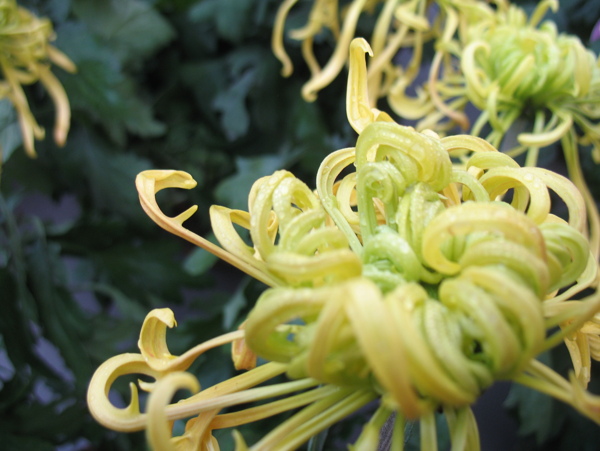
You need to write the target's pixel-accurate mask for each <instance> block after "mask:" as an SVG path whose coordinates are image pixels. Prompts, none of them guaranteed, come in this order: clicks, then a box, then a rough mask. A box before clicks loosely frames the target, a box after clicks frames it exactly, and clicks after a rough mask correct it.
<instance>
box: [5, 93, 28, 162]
mask: <svg viewBox="0 0 600 451" xmlns="http://www.w3.org/2000/svg"><path fill="white" fill-rule="evenodd" d="M22 143H23V136H22V135H21V128H20V127H19V122H18V120H17V116H16V113H15V109H14V107H13V106H12V103H11V102H10V101H9V100H8V99H2V100H0V149H1V151H2V161H0V166H1V164H2V163H3V162H6V161H7V160H8V159H9V158H10V156H11V155H12V153H13V151H14V150H15V149H17V148H18V147H20V146H21V144H22Z"/></svg>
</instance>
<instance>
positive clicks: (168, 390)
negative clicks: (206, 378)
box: [146, 372, 200, 451]
mask: <svg viewBox="0 0 600 451" xmlns="http://www.w3.org/2000/svg"><path fill="white" fill-rule="evenodd" d="M180 389H185V390H189V391H191V392H192V393H197V392H198V391H199V390H200V384H199V383H198V379H196V378H195V377H194V376H193V375H192V374H190V373H184V372H175V373H170V374H167V375H166V376H165V377H164V378H162V379H161V380H159V381H157V382H156V384H155V386H154V390H153V391H152V393H151V394H150V397H149V399H148V412H147V416H148V425H147V427H146V438H147V440H148V443H149V444H150V445H151V446H152V448H153V449H157V450H161V451H162V450H164V451H174V450H175V447H174V446H173V441H172V437H171V426H170V423H169V420H168V419H167V415H166V413H165V407H166V406H168V405H169V404H170V403H171V399H172V398H173V395H175V392H176V391H177V390H180Z"/></svg>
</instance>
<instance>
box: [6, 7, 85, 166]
mask: <svg viewBox="0 0 600 451" xmlns="http://www.w3.org/2000/svg"><path fill="white" fill-rule="evenodd" d="M53 39H54V31H53V29H52V23H51V22H50V20H48V19H45V18H42V19H40V18H38V17H36V16H35V15H33V14H32V13H31V12H29V11H28V10H26V9H25V8H22V7H19V6H18V5H17V2H16V0H0V69H1V70H2V75H3V76H4V80H0V98H3V97H6V98H8V99H9V100H10V101H11V103H12V104H13V105H14V107H15V109H16V110H17V114H18V117H19V124H20V126H21V133H22V135H23V145H24V147H25V151H26V152H27V154H28V155H29V156H30V157H35V155H36V153H35V146H34V140H35V139H43V138H44V129H43V128H42V127H40V125H39V124H38V123H37V121H36V120H35V117H33V114H32V113H31V110H30V109H29V104H28V102H27V97H26V96H25V92H24V91H23V87H22V85H29V84H33V83H36V82H38V81H39V82H41V83H42V84H43V85H44V87H45V88H46V90H47V91H48V93H49V94H50V97H51V98H52V101H53V102H54V106H55V107H56V122H55V125H54V141H55V142H56V144H58V145H59V146H62V145H64V144H65V140H66V139H67V133H68V132H69V125H70V120H71V109H70V106H69V99H68V98H67V94H66V93H65V91H64V89H63V87H62V85H61V84H60V82H59V81H58V79H57V78H56V77H55V76H54V75H53V74H52V71H51V70H50V67H51V64H52V63H54V64H56V65H57V66H59V67H61V68H62V69H64V70H66V71H68V72H75V71H76V67H75V65H74V64H73V62H71V60H70V59H69V58H68V57H67V56H66V55H64V54H63V53H62V52H60V51H59V50H58V49H56V48H55V47H53V46H52V45H50V44H49V42H50V41H51V40H53Z"/></svg>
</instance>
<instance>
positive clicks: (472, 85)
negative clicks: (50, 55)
mask: <svg viewBox="0 0 600 451" xmlns="http://www.w3.org/2000/svg"><path fill="white" fill-rule="evenodd" d="M295 3H296V2H295V1H293V0H288V1H286V2H284V3H283V4H282V5H281V7H280V9H279V14H278V16H277V19H276V25H275V28H274V33H273V51H274V54H275V55H276V56H277V57H278V58H279V59H280V60H281V61H282V63H283V64H284V70H283V73H284V75H289V74H290V73H291V70H292V66H291V61H290V59H289V57H288V56H287V53H286V51H285V48H284V45H283V43H284V28H285V27H284V25H285V21H286V19H287V17H288V14H289V12H290V10H291V9H292V7H293V6H294V4H295ZM557 8H558V0H543V1H541V2H539V4H538V6H537V7H536V9H535V10H534V11H533V13H532V15H531V17H529V18H528V17H527V15H526V14H525V12H524V10H523V9H522V8H519V7H517V6H515V5H511V4H510V2H508V1H506V0H496V1H492V2H486V1H481V0H454V1H451V0H411V1H402V2H401V1H398V0H386V1H384V0H381V1H367V0H353V1H352V2H350V3H349V4H348V5H347V6H346V7H344V8H341V7H340V6H339V5H338V2H337V1H335V0H321V1H317V0H315V1H314V2H313V3H312V8H311V12H310V16H309V21H308V23H307V25H306V26H305V27H304V28H302V29H299V30H292V31H290V32H289V37H291V38H292V39H297V40H300V41H301V42H302V44H301V47H302V54H303V56H304V59H305V61H306V62H307V64H308V66H309V67H310V70H311V78H310V79H309V80H308V81H307V83H306V84H305V85H304V87H303V90H302V94H303V96H304V98H305V99H307V100H314V99H315V97H316V92H318V91H319V90H321V89H323V88H324V87H325V86H327V85H328V84H329V83H331V81H332V80H333V79H334V78H335V77H337V75H338V74H339V72H340V71H341V70H342V69H343V67H344V65H345V64H346V52H345V49H346V47H347V46H348V43H349V42H350V40H351V39H352V38H353V37H354V36H355V35H356V33H357V26H358V22H359V20H360V18H361V17H363V16H368V15H371V16H373V17H374V25H373V28H372V38H371V42H372V45H373V49H374V53H375V55H376V56H375V58H374V59H373V60H372V61H371V63H370V64H369V71H368V87H369V97H370V99H371V102H372V103H371V106H372V107H373V106H375V103H376V102H377V100H378V99H379V98H381V97H385V98H386V100H387V102H388V104H389V105H390V108H391V109H392V110H393V111H394V112H395V113H396V114H397V115H398V116H399V117H401V118H403V119H409V120H415V121H417V124H416V128H417V130H426V129H431V130H434V131H436V132H438V133H442V134H446V133H448V132H450V131H451V130H453V129H454V128H455V127H456V126H459V127H460V128H462V129H463V130H465V131H468V132H469V134H471V135H475V136H481V137H483V138H485V139H486V140H487V141H488V142H490V143H491V144H492V145H493V146H494V147H496V148H498V149H502V150H503V151H505V152H507V153H508V154H509V155H511V156H513V157H516V156H518V155H519V154H522V153H524V152H526V153H527V157H526V163H525V165H526V166H535V165H537V161H538V154H539V151H540V149H541V148H544V147H546V146H549V145H551V144H554V143H560V145H561V146H562V148H563V151H564V154H565V160H566V163H567V169H568V173H569V178H571V180H572V181H573V182H574V183H575V185H576V186H577V187H578V188H579V190H580V191H581V193H582V195H583V197H584V200H585V204H586V207H587V210H588V218H589V227H588V229H589V230H588V231H586V232H585V233H586V234H588V235H589V237H590V241H591V247H592V252H593V254H594V256H595V257H596V258H598V257H599V256H600V215H599V213H598V209H597V207H596V204H595V202H594V199H593V198H592V195H591V193H590V192H589V189H588V187H587V184H586V182H585V180H584V177H583V173H582V170H581V164H580V161H579V154H578V147H579V145H584V146H591V148H592V156H593V157H594V159H595V160H596V161H600V123H599V122H598V120H599V119H600V101H599V99H600V91H599V90H600V60H599V59H598V58H597V57H596V56H595V55H594V54H593V52H591V51H590V50H587V49H586V48H585V47H584V46H583V45H582V43H581V41H580V40H579V39H578V38H576V37H574V36H570V35H566V34H560V33H558V32H557V30H556V26H555V24H554V23H553V22H551V21H545V22H542V19H543V17H544V15H545V13H546V12H547V11H548V9H552V10H554V11H556V10H557ZM340 24H341V26H340ZM326 33H330V34H332V35H333V36H334V38H335V44H336V46H335V49H334V51H333V53H332V55H331V57H330V58H329V60H328V61H327V62H326V64H325V65H324V66H323V67H320V66H319V64H318V63H317V60H316V58H315V56H314V50H313V45H314V42H315V38H316V37H317V36H322V35H324V34H326ZM428 42H432V43H433V46H434V50H435V53H434V56H433V59H432V60H431V65H429V66H428V65H425V64H424V62H425V61H424V60H423V53H424V45H425V44H426V43H428ZM420 79H422V80H423V79H424V80H425V81H424V82H421V81H419V80H420ZM471 106H474V107H475V113H474V114H471V113H470V114H467V112H466V111H467V110H468V108H469V107H471ZM473 115H474V117H472V116H473ZM527 121H529V124H527ZM527 127H529V128H527ZM506 138H510V139H506ZM515 138H516V139H515ZM511 140H512V141H516V142H515V143H513V142H511Z"/></svg>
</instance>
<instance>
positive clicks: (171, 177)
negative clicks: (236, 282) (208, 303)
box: [135, 170, 277, 286]
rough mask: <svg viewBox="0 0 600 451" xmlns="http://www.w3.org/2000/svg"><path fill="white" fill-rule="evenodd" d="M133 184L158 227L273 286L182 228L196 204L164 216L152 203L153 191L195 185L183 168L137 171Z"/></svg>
mask: <svg viewBox="0 0 600 451" xmlns="http://www.w3.org/2000/svg"><path fill="white" fill-rule="evenodd" d="M135 184H136V187H137V190H138V193H139V195H140V203H141V204H142V207H143V209H144V211H145V212H146V214H147V215H148V216H150V218H151V219H152V220H153V221H154V222H156V223H157V224H158V225H159V226H160V227H162V228H163V229H165V230H166V231H168V232H171V233H173V234H175V235H177V236H180V237H181V238H184V239H185V240H187V241H189V242H190V243H193V244H195V245H197V246H200V247H201V248H203V249H205V250H207V251H208V252H210V253H212V254H214V255H216V256H217V257H219V258H221V259H222V260H224V261H226V262H228V263H230V264H231V265H233V266H235V267H236V268H238V269H240V270H242V271H244V272H245V273H247V274H249V275H250V276H252V277H254V278H256V279H257V280H260V281H262V282H264V283H265V284H267V285H270V286H276V285H277V281H276V280H274V279H273V278H272V277H271V276H270V275H269V274H266V273H263V272H262V271H260V270H259V269H257V268H256V267H254V266H250V265H249V264H248V263H247V262H246V261H244V260H243V259H242V258H240V257H239V256H237V255H234V254H231V253H229V252H227V251H225V250H223V249H222V248H220V247H219V246H216V245H214V244H213V243H211V242H210V241H208V240H206V239H204V238H202V237H201V236H199V235H197V234H195V233H194V232H192V231H190V230H188V229H186V228H185V227H183V223H184V222H185V221H186V220H187V219H189V218H190V216H192V215H193V214H194V213H195V212H196V210H197V209H198V207H197V206H196V205H194V206H193V207H190V208H188V209H187V210H186V211H184V212H183V213H181V214H179V215H178V216H176V217H168V216H166V215H165V214H164V213H163V212H162V211H161V209H160V207H159V206H158V204H157V202H156V193H157V192H159V191H160V190H162V189H165V188H183V189H192V188H194V187H195V186H196V181H195V180H194V179H193V178H192V176H191V175H190V174H188V173H187V172H183V171H173V170H151V171H144V172H141V173H140V174H138V176H137V177H136V179H135Z"/></svg>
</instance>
